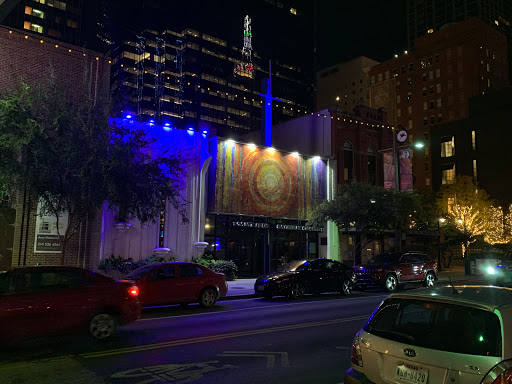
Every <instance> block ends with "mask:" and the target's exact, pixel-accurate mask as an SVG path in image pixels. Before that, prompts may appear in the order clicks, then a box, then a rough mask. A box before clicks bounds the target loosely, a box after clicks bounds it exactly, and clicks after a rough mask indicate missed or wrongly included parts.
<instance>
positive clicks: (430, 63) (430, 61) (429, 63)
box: [428, 57, 433, 65]
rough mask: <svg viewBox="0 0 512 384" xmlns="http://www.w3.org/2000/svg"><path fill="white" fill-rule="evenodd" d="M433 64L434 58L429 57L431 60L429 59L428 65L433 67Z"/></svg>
mask: <svg viewBox="0 0 512 384" xmlns="http://www.w3.org/2000/svg"><path fill="white" fill-rule="evenodd" d="M432 63H433V61H432V58H431V57H429V58H428V65H432Z"/></svg>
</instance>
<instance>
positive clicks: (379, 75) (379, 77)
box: [377, 73, 382, 81]
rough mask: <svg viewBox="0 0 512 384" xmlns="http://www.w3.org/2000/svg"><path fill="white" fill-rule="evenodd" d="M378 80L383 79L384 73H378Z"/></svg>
mask: <svg viewBox="0 0 512 384" xmlns="http://www.w3.org/2000/svg"><path fill="white" fill-rule="evenodd" d="M377 81H382V73H379V74H378V75H377Z"/></svg>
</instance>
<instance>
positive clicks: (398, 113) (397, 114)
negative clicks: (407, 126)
mask: <svg viewBox="0 0 512 384" xmlns="http://www.w3.org/2000/svg"><path fill="white" fill-rule="evenodd" d="M396 116H397V117H401V116H402V110H401V109H400V108H398V109H397V110H396Z"/></svg>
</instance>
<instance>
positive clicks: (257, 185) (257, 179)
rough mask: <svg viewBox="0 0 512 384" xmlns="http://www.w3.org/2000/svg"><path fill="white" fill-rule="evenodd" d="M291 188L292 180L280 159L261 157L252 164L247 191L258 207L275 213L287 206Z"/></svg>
mask: <svg viewBox="0 0 512 384" xmlns="http://www.w3.org/2000/svg"><path fill="white" fill-rule="evenodd" d="M291 189H292V180H291V177H290V175H289V171H288V168H287V166H286V165H285V164H283V163H282V161H281V159H279V158H273V157H261V158H259V159H258V160H256V161H255V162H254V163H253V164H252V166H251V168H250V171H249V191H250V193H251V196H252V198H253V201H254V203H255V204H256V205H257V206H258V208H259V209H261V210H263V211H266V212H275V213H277V212H280V211H282V210H283V209H285V208H287V205H288V204H289V203H290V199H291V196H292V194H291V193H290V192H291Z"/></svg>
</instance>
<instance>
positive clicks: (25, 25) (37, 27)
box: [23, 21, 43, 33]
mask: <svg viewBox="0 0 512 384" xmlns="http://www.w3.org/2000/svg"><path fill="white" fill-rule="evenodd" d="M23 28H25V29H28V30H29V31H32V32H37V33H43V27H42V26H41V25H38V24H32V23H31V22H30V21H25V22H24V23H23Z"/></svg>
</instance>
